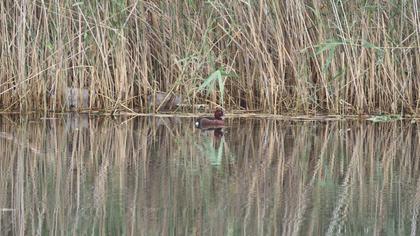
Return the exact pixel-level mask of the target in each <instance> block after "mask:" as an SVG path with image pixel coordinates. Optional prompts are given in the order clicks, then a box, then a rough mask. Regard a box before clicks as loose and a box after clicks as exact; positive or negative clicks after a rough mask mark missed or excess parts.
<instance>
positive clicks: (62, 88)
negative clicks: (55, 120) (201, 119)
mask: <svg viewBox="0 0 420 236" xmlns="http://www.w3.org/2000/svg"><path fill="white" fill-rule="evenodd" d="M418 6H419V2H418V1H417V0H413V1H402V0H398V1H393V2H387V1H385V2H384V1H378V0H374V1H369V2H366V1H360V0H356V1H319V0H299V1H267V0H262V1H221V0H214V1H187V0H174V1H172V0H171V1H169V0H163V1H152V0H144V1H142V0H129V1H122V0H116V1H93V0H86V1H78V2H77V1H76V2H75V1H69V0H63V1H50V0H42V1H41V0H34V1H12V0H5V1H2V2H1V3H0V45H1V50H0V109H1V110H2V111H34V110H36V111H55V112H57V111H63V110H68V109H69V103H71V102H70V101H73V102H74V101H75V100H80V101H79V103H77V104H76V105H75V107H76V109H79V110H81V109H85V110H117V109H118V110H125V111H126V110H135V111H139V112H145V111H150V110H151V109H152V110H153V111H155V112H156V111H158V110H159V109H156V107H158V106H157V105H156V104H153V103H154V100H153V99H152V100H151V99H148V96H151V95H154V94H156V93H159V92H164V93H167V94H171V96H181V95H182V103H183V105H186V106H183V107H184V108H185V107H194V105H197V104H211V105H214V104H218V105H221V106H223V107H225V108H227V109H246V110H247V109H250V110H258V111H262V112H267V113H271V114H280V113H285V112H290V113H305V114H310V113H316V112H319V111H322V112H328V113H330V114H363V113H398V114H399V113H412V114H418V112H419V105H420V102H419V100H420V81H419V80H418V78H419V74H420V71H419V70H420V58H419V55H420V53H419V52H420V30H419V29H420V27H419V25H420V17H419V7H418ZM166 99H168V98H166ZM151 107H152V108H151Z"/></svg>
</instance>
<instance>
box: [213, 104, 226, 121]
mask: <svg viewBox="0 0 420 236" xmlns="http://www.w3.org/2000/svg"><path fill="white" fill-rule="evenodd" d="M223 116H224V113H223V110H222V108H220V107H218V108H216V110H215V111H214V118H215V119H216V120H223Z"/></svg>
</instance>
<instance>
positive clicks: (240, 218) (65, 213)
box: [0, 116, 420, 235]
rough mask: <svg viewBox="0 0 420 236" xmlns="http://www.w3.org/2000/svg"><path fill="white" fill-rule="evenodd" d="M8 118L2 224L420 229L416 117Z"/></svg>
mask: <svg viewBox="0 0 420 236" xmlns="http://www.w3.org/2000/svg"><path fill="white" fill-rule="evenodd" d="M227 122H228V123H227V125H226V128H225V129H224V130H223V131H222V130H212V131H207V132H203V131H200V130H197V129H195V128H194V126H193V125H192V124H193V123H194V122H193V120H192V119H186V118H150V117H149V118H135V119H125V118H118V119H117V120H112V119H107V118H103V117H88V116H85V117H83V116H62V117H58V118H54V119H43V118H41V117H1V118H0V156H1V157H2V158H1V159H0V175H1V178H0V208H1V209H2V211H1V212H0V226H1V227H0V231H1V232H0V234H2V235H6V234H37V233H40V234H41V233H42V234H53V233H55V234H56V233H60V234H74V235H79V234H113V235H127V234H134V235H157V234H214V235H226V234H249V235H272V234H275V235H279V234H282V235H300V234H329V235H336V234H377V235H382V234H399V235H406V234H410V233H416V232H417V231H418V229H417V228H418V226H417V224H418V211H419V206H420V200H419V199H420V197H419V195H420V188H419V186H420V185H419V181H418V179H419V173H420V171H419V167H420V166H419V156H418V153H420V141H419V129H418V127H417V125H416V124H410V123H402V122H393V123H383V124H372V123H366V122H296V121H274V120H249V119H233V120H230V121H227Z"/></svg>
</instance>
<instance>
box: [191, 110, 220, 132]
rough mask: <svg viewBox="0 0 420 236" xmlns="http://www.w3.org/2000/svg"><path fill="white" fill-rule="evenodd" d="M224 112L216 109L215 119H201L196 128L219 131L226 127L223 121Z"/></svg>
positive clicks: (196, 123)
mask: <svg viewBox="0 0 420 236" xmlns="http://www.w3.org/2000/svg"><path fill="white" fill-rule="evenodd" d="M223 116H224V114H223V110H222V108H216V110H215V111H214V118H212V117H200V118H198V120H197V121H196V122H195V127H196V128H199V129H217V128H221V127H223V126H224V125H225V121H224V120H223Z"/></svg>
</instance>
